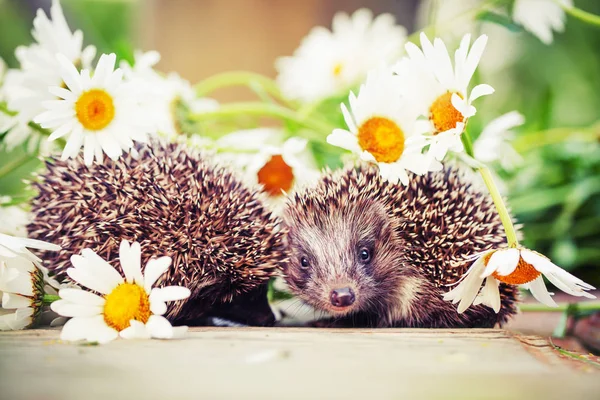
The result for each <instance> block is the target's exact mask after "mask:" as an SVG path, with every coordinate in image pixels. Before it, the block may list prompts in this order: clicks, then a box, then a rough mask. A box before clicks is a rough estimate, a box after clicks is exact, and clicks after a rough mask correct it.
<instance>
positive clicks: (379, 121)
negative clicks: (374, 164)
mask: <svg viewBox="0 0 600 400" xmlns="http://www.w3.org/2000/svg"><path fill="white" fill-rule="evenodd" d="M358 144H359V146H360V147H361V148H362V149H363V150H365V151H368V152H369V153H371V154H372V155H373V157H375V160H377V161H378V162H384V163H391V162H394V161H398V159H399V158H400V156H401V155H402V153H403V152H404V132H403V131H402V129H400V127H399V126H398V125H396V123H395V122H394V121H392V120H389V119H387V118H383V117H371V118H369V119H368V120H367V121H366V122H364V123H363V124H362V125H361V126H360V127H359V128H358Z"/></svg>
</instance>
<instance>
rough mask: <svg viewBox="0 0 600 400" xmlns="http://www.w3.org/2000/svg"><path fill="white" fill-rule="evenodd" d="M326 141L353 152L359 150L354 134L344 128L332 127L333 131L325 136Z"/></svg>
mask: <svg viewBox="0 0 600 400" xmlns="http://www.w3.org/2000/svg"><path fill="white" fill-rule="evenodd" d="M327 143H329V144H330V145H332V146H337V147H341V148H343V149H346V150H350V151H351V152H353V153H358V152H360V150H361V149H360V146H359V145H358V140H357V139H356V136H354V135H353V134H352V133H350V132H348V131H347V130H344V129H334V131H333V132H331V134H330V135H329V136H327Z"/></svg>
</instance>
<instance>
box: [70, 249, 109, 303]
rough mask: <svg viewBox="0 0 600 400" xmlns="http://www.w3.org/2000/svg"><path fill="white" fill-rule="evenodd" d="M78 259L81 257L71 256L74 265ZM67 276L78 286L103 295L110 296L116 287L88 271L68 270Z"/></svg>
mask: <svg viewBox="0 0 600 400" xmlns="http://www.w3.org/2000/svg"><path fill="white" fill-rule="evenodd" d="M77 257H79V256H71V262H72V263H73V260H74V259H77ZM67 275H69V277H70V278H71V279H73V280H74V281H75V282H77V283H78V284H80V285H82V286H85V287H87V288H88V289H91V290H94V291H96V292H99V293H102V294H108V293H110V292H111V291H112V289H113V288H114V286H111V285H110V284H109V283H107V282H105V281H104V280H102V279H101V278H99V277H98V276H96V275H94V274H93V273H91V272H90V271H89V270H87V269H83V268H67Z"/></svg>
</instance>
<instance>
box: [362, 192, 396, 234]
mask: <svg viewBox="0 0 600 400" xmlns="http://www.w3.org/2000/svg"><path fill="white" fill-rule="evenodd" d="M355 205H356V207H355V209H356V211H357V213H356V214H355V216H354V218H355V220H356V223H357V224H360V225H362V226H369V227H371V233H372V235H374V236H376V237H382V236H386V235H387V234H393V231H394V229H393V227H392V225H391V221H392V220H393V218H391V216H390V215H388V212H387V209H386V208H385V205H384V204H382V203H381V202H380V201H377V200H374V199H361V200H359V201H357V202H356V203H355Z"/></svg>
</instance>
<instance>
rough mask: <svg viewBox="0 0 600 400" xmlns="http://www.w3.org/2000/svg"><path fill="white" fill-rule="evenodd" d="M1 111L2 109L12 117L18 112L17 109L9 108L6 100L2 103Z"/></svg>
mask: <svg viewBox="0 0 600 400" xmlns="http://www.w3.org/2000/svg"><path fill="white" fill-rule="evenodd" d="M0 111H2V112H3V113H4V114H6V115H8V116H10V117H14V116H15V115H17V114H18V113H17V112H16V111H12V110H9V109H8V107H7V106H6V103H4V102H2V103H0Z"/></svg>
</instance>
